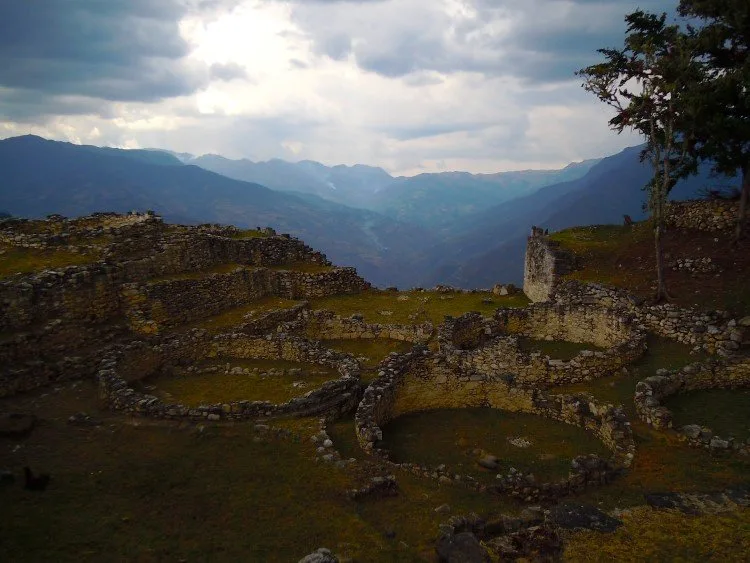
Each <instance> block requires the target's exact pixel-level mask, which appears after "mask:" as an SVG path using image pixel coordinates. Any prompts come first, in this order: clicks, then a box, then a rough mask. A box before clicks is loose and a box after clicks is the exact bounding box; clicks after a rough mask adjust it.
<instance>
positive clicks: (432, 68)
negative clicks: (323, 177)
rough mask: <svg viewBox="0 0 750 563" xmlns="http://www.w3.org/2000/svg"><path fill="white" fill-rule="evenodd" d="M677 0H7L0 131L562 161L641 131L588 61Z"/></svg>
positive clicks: (248, 147) (403, 169)
mask: <svg viewBox="0 0 750 563" xmlns="http://www.w3.org/2000/svg"><path fill="white" fill-rule="evenodd" d="M676 4H677V0H672V1H670V0H640V1H635V2H631V1H630V0H602V1H594V0H359V1H354V0H294V1H281V0H158V1H155V0H23V1H15V2H12V1H2V2H0V69H2V71H0V138H6V137H13V136H16V135H23V134H27V133H32V134H36V135H41V136H43V137H46V138H51V139H56V140H62V141H70V142H73V143H82V144H93V145H100V146H114V147H123V148H149V147H156V148H164V149H170V150H174V151H177V152H189V153H192V154H195V155H200V154H207V153H212V154H221V155H223V156H226V157H228V158H249V159H251V160H254V161H260V160H268V159H271V158H282V159H284V160H290V161H298V160H305V159H310V160H317V161H320V162H323V163H324V164H328V165H334V164H348V165H353V164H356V163H361V164H369V165H373V166H381V167H383V168H384V169H385V170H387V171H388V172H390V173H392V174H394V175H414V174H419V173H423V172H442V171H448V170H465V171H469V172H474V173H479V172H485V173H487V172H500V171H506V170H521V169H528V168H559V167H562V166H565V165H566V164H568V163H570V162H573V161H579V160H582V159H586V158H593V157H600V156H606V155H608V154H613V153H615V152H617V151H619V150H620V149H622V148H624V147H626V146H632V145H635V144H638V143H639V142H640V139H639V138H638V137H637V136H635V135H634V134H632V133H629V132H626V133H623V134H621V135H617V134H616V133H614V132H612V131H610V130H609V129H608V127H607V121H608V119H609V118H610V117H611V114H610V110H609V109H608V108H607V107H606V106H605V105H604V104H602V103H601V102H599V101H598V100H596V98H595V97H594V96H593V95H592V94H590V93H587V92H585V91H584V90H583V88H581V79H580V78H578V77H576V76H575V75H574V73H575V71H576V70H578V69H580V68H583V67H585V66H588V65H590V64H593V63H595V62H597V61H599V60H601V55H598V54H597V53H596V49H598V48H602V47H619V46H621V45H622V41H623V37H624V21H623V20H624V16H625V14H626V13H628V12H630V11H632V10H633V9H635V8H636V7H640V8H642V9H645V10H650V11H654V12H662V11H667V12H673V11H674V9H675V7H676Z"/></svg>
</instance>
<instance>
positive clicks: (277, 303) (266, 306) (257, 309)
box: [179, 297, 300, 333]
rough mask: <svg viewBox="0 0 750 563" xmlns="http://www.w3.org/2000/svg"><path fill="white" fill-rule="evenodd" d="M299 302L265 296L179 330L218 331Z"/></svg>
mask: <svg viewBox="0 0 750 563" xmlns="http://www.w3.org/2000/svg"><path fill="white" fill-rule="evenodd" d="M298 303H300V301H292V300H291V299H282V298H280V297H263V298H261V299H257V300H255V301H253V302H251V303H249V304H247V305H243V306H242V307H236V308H234V309H228V310H227V311H224V312H223V313H221V314H219V315H214V316H212V317H206V318H203V319H201V320H199V321H195V322H192V323H189V324H185V325H182V326H180V327H179V330H187V329H191V328H203V329H206V330H208V331H209V332H212V333H218V332H222V331H224V330H229V329H231V328H232V327H235V326H238V325H241V324H242V323H244V322H247V321H248V320H252V319H254V318H257V317H260V316H261V315H263V314H264V313H268V312H269V311H273V310H275V309H291V308H292V307H294V306H295V305H297V304H298Z"/></svg>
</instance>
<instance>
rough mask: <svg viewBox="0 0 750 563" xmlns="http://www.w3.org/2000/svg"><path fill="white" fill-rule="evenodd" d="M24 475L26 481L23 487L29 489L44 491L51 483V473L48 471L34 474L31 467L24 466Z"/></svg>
mask: <svg viewBox="0 0 750 563" xmlns="http://www.w3.org/2000/svg"><path fill="white" fill-rule="evenodd" d="M23 477H24V481H25V483H24V486H23V488H24V489H26V490H27V491H43V490H44V489H46V488H47V485H49V475H47V474H46V473H40V474H39V475H34V474H33V473H32V472H31V468H29V467H24V468H23Z"/></svg>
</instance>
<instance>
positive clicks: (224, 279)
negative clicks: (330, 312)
mask: <svg viewBox="0 0 750 563" xmlns="http://www.w3.org/2000/svg"><path fill="white" fill-rule="evenodd" d="M367 287H369V284H368V283H367V282H365V281H364V280H363V279H362V278H360V277H359V276H358V275H357V272H356V270H355V269H354V268H336V269H335V270H332V271H330V272H321V273H315V274H308V273H304V272H295V271H291V270H270V269H268V268H252V269H249V268H238V269H236V270H234V271H233V272H229V273H225V274H210V275H207V276H205V277H202V278H199V279H175V280H166V281H161V282H155V283H148V282H146V283H142V284H128V285H126V286H124V287H123V290H122V295H123V299H124V300H125V314H126V316H127V318H128V320H129V321H130V325H131V328H132V329H133V330H134V331H136V332H143V333H147V334H150V333H154V332H157V331H158V329H159V328H160V327H169V326H174V325H179V324H184V323H188V322H191V321H194V320H197V319H201V318H205V317H207V316H211V315H216V314H218V313H221V312H222V311H225V310H227V309H232V308H235V307H240V306H242V305H246V304H248V303H250V302H252V301H254V300H257V299H260V298H262V297H266V296H276V297H283V298H286V299H312V298H316V297H327V296H329V295H337V294H344V293H357V292H359V291H362V290H363V289H366V288H367Z"/></svg>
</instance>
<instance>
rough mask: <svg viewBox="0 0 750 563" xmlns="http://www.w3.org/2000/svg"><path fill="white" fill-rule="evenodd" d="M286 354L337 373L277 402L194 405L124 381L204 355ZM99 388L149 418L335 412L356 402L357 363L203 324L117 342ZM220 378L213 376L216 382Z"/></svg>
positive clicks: (112, 401) (290, 341) (113, 402)
mask: <svg viewBox="0 0 750 563" xmlns="http://www.w3.org/2000/svg"><path fill="white" fill-rule="evenodd" d="M221 357H231V358H247V359H270V360H288V361H293V362H302V363H312V364H319V365H324V366H328V367H334V368H336V369H337V370H338V373H339V374H340V376H341V377H339V379H335V380H332V381H328V382H326V383H324V384H323V385H322V387H320V388H318V389H316V390H314V391H310V392H308V393H306V394H304V395H302V396H300V397H296V398H294V399H292V400H290V401H288V402H286V403H283V404H273V403H270V402H268V401H232V402H226V403H218V404H211V405H201V406H199V407H196V408H191V407H187V406H185V405H182V404H166V403H164V402H163V401H161V400H160V399H159V398H158V397H155V396H153V395H148V394H145V393H140V392H138V391H136V390H135V389H134V388H133V387H132V386H131V385H130V383H129V382H132V381H136V380H141V379H144V378H146V377H148V376H150V375H158V374H159V373H167V372H169V371H170V370H171V369H172V368H173V367H175V366H186V365H191V364H193V363H195V362H197V361H199V360H201V359H204V358H221ZM97 379H98V382H99V394H100V397H101V399H102V400H104V401H105V402H106V403H107V404H108V406H109V407H110V408H112V409H114V410H118V411H122V412H126V413H128V414H134V415H140V416H149V417H153V418H166V419H177V418H188V419H193V420H212V421H218V420H222V419H230V420H241V419H254V418H264V417H274V416H282V415H299V416H307V415H314V414H321V413H332V414H334V415H339V414H341V413H343V412H347V411H349V410H351V409H352V408H353V407H354V406H355V405H356V402H357V397H358V390H359V389H360V383H359V367H358V364H357V362H356V360H355V359H354V358H352V357H351V356H349V355H348V354H342V353H339V352H334V351H332V350H327V349H325V348H322V347H321V346H320V345H318V344H316V343H311V342H308V341H307V340H304V339H301V338H295V337H290V336H283V335H279V336H273V337H271V336H268V337H262V338H261V337H250V336H247V335H244V334H222V335H219V336H216V337H211V336H210V335H209V334H208V333H207V332H206V331H205V330H198V329H196V330H193V331H190V332H188V333H186V334H180V335H175V336H171V337H167V338H165V339H163V340H160V341H158V343H156V344H154V343H148V342H142V341H136V342H132V343H130V344H128V345H126V346H121V347H119V348H117V349H115V350H114V351H112V352H111V353H109V354H108V355H107V356H105V358H104V359H103V360H102V363H101V366H100V369H99V372H98V374H97ZM219 382H220V379H219V376H217V384H218V383H219Z"/></svg>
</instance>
